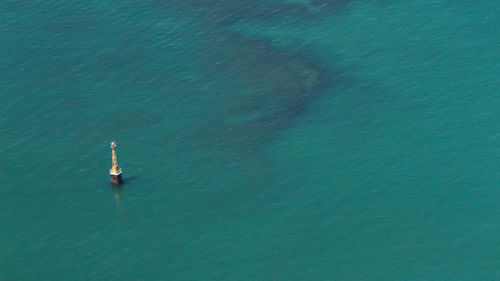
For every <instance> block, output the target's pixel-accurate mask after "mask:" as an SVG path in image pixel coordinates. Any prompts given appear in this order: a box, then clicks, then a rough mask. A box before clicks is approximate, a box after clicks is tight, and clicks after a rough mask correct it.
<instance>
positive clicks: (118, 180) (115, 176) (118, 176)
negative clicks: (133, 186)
mask: <svg viewBox="0 0 500 281" xmlns="http://www.w3.org/2000/svg"><path fill="white" fill-rule="evenodd" d="M115 147H116V142H114V141H113V142H111V156H112V157H111V158H112V161H113V166H112V167H111V169H110V170H109V174H110V175H111V184H114V185H119V184H122V183H123V179H122V169H120V168H119V167H118V161H117V160H116V151H115Z"/></svg>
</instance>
